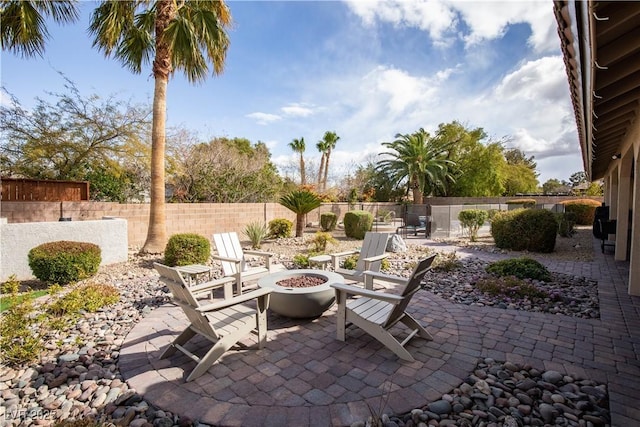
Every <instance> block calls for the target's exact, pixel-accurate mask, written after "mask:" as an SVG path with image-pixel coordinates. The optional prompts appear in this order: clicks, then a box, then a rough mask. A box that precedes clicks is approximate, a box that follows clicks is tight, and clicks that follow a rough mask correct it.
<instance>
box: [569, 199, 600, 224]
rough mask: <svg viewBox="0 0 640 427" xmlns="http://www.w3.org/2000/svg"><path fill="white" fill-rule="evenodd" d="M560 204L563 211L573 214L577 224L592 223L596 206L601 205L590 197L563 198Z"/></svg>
mask: <svg viewBox="0 0 640 427" xmlns="http://www.w3.org/2000/svg"><path fill="white" fill-rule="evenodd" d="M560 204H562V205H564V211H565V212H571V213H573V214H574V215H575V222H576V224H577V225H591V224H593V221H594V218H595V215H596V208H597V207H598V206H601V205H602V203H600V202H598V201H597V200H592V199H576V200H565V201H564V202H560Z"/></svg>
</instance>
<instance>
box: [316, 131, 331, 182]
mask: <svg viewBox="0 0 640 427" xmlns="http://www.w3.org/2000/svg"><path fill="white" fill-rule="evenodd" d="M316 148H317V149H318V151H319V152H320V153H322V157H321V158H320V169H318V191H322V190H323V188H322V177H323V173H324V168H325V164H326V160H327V150H328V149H329V147H328V146H327V143H326V142H325V141H324V140H323V139H321V140H320V141H318V143H317V144H316Z"/></svg>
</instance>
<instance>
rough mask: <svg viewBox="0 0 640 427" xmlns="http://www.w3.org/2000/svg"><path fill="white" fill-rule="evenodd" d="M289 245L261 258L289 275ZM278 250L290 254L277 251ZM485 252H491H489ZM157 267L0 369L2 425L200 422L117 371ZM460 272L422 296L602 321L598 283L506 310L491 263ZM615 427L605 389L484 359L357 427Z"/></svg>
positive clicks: (420, 250) (158, 296) (138, 261)
mask: <svg viewBox="0 0 640 427" xmlns="http://www.w3.org/2000/svg"><path fill="white" fill-rule="evenodd" d="M291 240H292V239H286V241H281V242H272V243H270V244H268V245H265V246H264V247H263V249H266V250H271V251H273V252H276V253H278V255H277V256H276V260H275V262H280V263H283V264H285V265H287V266H289V267H291V266H292V264H291V260H292V259H293V255H294V254H295V253H299V252H300V249H301V248H304V247H305V243H304V241H299V242H298V244H297V245H295V244H291V243H292V242H291ZM356 243H357V242H356ZM353 245H354V243H352V242H348V243H347V244H345V245H344V246H342V247H340V248H332V249H336V250H344V248H345V247H349V246H353ZM278 246H281V247H282V248H286V249H284V250H282V251H278V250H277V247H278ZM481 250H483V251H488V252H491V251H492V249H491V248H490V247H489V248H483V249H481ZM426 253H427V251H426V250H425V248H424V247H423V246H415V245H411V244H410V245H409V250H408V251H407V252H405V253H401V254H392V255H391V256H390V257H389V258H390V266H391V267H390V271H387V273H390V274H400V275H405V276H406V275H407V274H408V271H409V270H410V267H411V265H412V263H415V260H416V259H418V258H419V257H421V256H424V255H425V254H426ZM157 260H158V259H155V258H154V257H138V256H135V255H133V252H132V255H131V257H130V261H129V262H127V263H122V264H116V265H112V266H108V267H104V268H101V270H100V272H99V273H98V275H97V276H96V277H94V278H93V279H90V280H91V281H93V282H96V283H108V284H111V285H113V286H115V287H116V288H117V289H118V291H119V292H120V301H119V302H118V303H116V304H114V305H112V306H109V307H106V308H104V309H101V310H98V311H97V312H95V313H84V314H83V315H82V317H81V318H80V319H79V320H77V321H75V322H74V323H73V324H72V325H71V326H70V327H69V328H67V329H65V330H63V331H60V332H55V333H50V334H48V335H46V340H45V342H44V348H45V350H44V351H43V352H42V354H40V357H39V360H38V361H37V362H36V363H33V364H29V365H25V366H5V365H2V366H0V425H2V426H18V425H20V426H29V425H54V424H56V423H60V422H62V421H63V420H81V419H89V418H93V419H96V420H99V421H101V422H104V423H108V424H114V425H123V426H124V425H131V426H134V427H143V426H144V427H147V426H156V427H158V426H160V427H162V426H167V427H169V426H178V425H179V426H186V425H199V423H198V421H197V420H191V419H188V418H185V417H181V416H180V414H173V413H169V412H166V411H163V410H162V409H161V408H154V407H151V406H150V405H149V404H148V403H147V402H146V401H145V400H144V396H141V395H139V394H138V393H137V392H136V390H132V389H130V388H129V386H128V385H127V383H126V382H125V381H124V380H123V378H122V375H121V374H120V371H119V368H118V357H119V350H120V346H121V344H122V342H123V341H124V338H125V337H126V335H127V333H128V332H129V330H130V329H131V328H132V327H133V326H134V325H135V324H136V322H138V321H139V320H140V319H141V318H142V317H144V316H145V315H147V314H148V313H150V312H151V310H153V309H154V308H156V307H158V306H160V305H162V304H165V303H166V302H168V301H169V293H168V290H167V289H166V288H165V287H164V286H163V285H162V284H161V283H160V282H159V281H158V279H157V274H156V273H155V271H154V270H153V268H152V262H153V261H157ZM460 262H461V266H460V268H457V269H454V270H451V271H435V272H433V273H432V274H431V275H430V276H429V279H428V280H427V281H425V283H424V288H425V289H426V290H427V291H429V292H433V293H435V294H437V295H439V296H441V297H443V298H446V299H449V300H451V301H454V302H456V303H460V304H468V305H484V306H493V307H500V308H504V309H514V310H531V311H542V312H546V313H550V315H552V314H553V315H561V314H565V315H571V316H578V317H586V318H594V317H598V302H597V289H596V284H595V283H593V282H589V281H585V280H584V279H581V278H577V277H569V276H566V275H563V274H559V273H552V277H553V278H552V280H551V281H549V282H544V283H542V282H540V283H538V282H536V283H535V284H536V286H540V287H541V288H543V289H544V290H545V291H547V292H548V293H549V294H550V295H553V296H550V297H549V298H548V300H546V299H543V300H528V299H524V300H518V301H516V300H505V299H504V298H500V297H496V296H494V297H490V296H488V295H486V294H483V293H481V292H478V291H477V290H476V289H475V288H474V284H475V283H476V282H477V281H478V280H479V279H480V278H481V277H484V275H486V274H487V273H486V272H485V268H486V265H487V264H488V262H487V261H482V260H480V259H476V258H474V257H465V258H464V259H461V260H460ZM214 273H215V272H214ZM556 294H557V295H556ZM46 298H47V297H44V298H43V299H41V300H40V301H42V300H45V299H46ZM36 327H37V325H36V326H34V328H36ZM376 423H377V424H376ZM609 423H610V421H609V416H608V400H607V388H606V385H604V384H598V383H595V382H593V381H590V380H584V379H580V378H575V377H572V376H566V375H560V374H559V373H557V372H555V371H546V372H540V371H538V370H536V369H534V368H532V367H530V366H526V365H525V366H518V365H514V364H511V363H508V362H507V363H502V362H499V361H494V360H491V359H482V360H479V361H478V365H477V366H476V369H475V370H474V372H471V373H470V375H469V376H468V378H467V379H466V380H465V381H464V383H462V384H460V385H459V386H458V387H456V388H455V389H453V390H452V391H451V392H450V393H448V394H445V395H443V396H442V398H441V399H439V400H437V401H433V402H425V405H424V406H423V407H421V408H416V409H415V410H413V411H411V412H410V413H407V414H399V415H388V414H386V415H385V414H378V415H376V416H372V417H371V419H369V420H363V421H362V422H361V423H360V422H359V423H355V424H354V425H357V426H363V425H365V424H368V425H385V426H427V425H428V426H445V425H455V426H472V425H473V426H501V425H504V426H523V425H534V426H543V425H567V426H574V425H575V426H600V425H607V424H609Z"/></svg>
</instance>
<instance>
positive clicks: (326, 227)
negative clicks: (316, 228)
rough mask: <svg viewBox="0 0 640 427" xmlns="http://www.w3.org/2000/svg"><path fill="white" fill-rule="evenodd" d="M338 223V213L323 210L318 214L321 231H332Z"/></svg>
mask: <svg viewBox="0 0 640 427" xmlns="http://www.w3.org/2000/svg"><path fill="white" fill-rule="evenodd" d="M336 224H338V215H336V214H334V213H333V212H325V213H323V214H321V215H320V228H321V229H322V231H333V230H335V229H336Z"/></svg>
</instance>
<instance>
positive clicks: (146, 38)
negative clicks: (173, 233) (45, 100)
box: [89, 0, 231, 253]
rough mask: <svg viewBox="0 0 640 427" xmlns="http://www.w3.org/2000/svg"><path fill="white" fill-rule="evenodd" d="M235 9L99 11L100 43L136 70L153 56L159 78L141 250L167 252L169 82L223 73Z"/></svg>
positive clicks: (157, 5)
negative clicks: (178, 73) (146, 223)
mask: <svg viewBox="0 0 640 427" xmlns="http://www.w3.org/2000/svg"><path fill="white" fill-rule="evenodd" d="M230 24H231V13H230V12H229V9H228V8H227V5H226V4H225V2H224V1H186V2H176V1H173V0H157V1H141V0H138V1H128V2H123V1H118V0H108V1H104V2H102V3H101V4H100V6H98V7H97V8H96V9H95V11H94V12H93V15H92V18H91V24H90V27H89V30H90V32H91V33H92V34H93V35H94V36H95V39H94V42H93V44H94V46H96V47H97V48H98V49H99V50H101V51H103V52H104V53H105V55H107V56H114V57H115V58H116V59H118V60H120V61H121V62H122V64H123V65H124V66H125V67H127V68H129V69H130V70H131V71H133V72H134V73H140V72H142V65H143V64H145V65H146V64H148V63H149V62H151V59H152V58H153V61H152V63H153V65H152V72H153V77H154V80H155V87H154V95H153V125H152V133H151V153H152V154H151V206H150V212H149V228H148V231H147V239H146V242H145V243H144V246H143V247H142V250H141V252H150V253H161V252H162V251H163V250H164V247H165V244H166V241H167V230H166V223H165V205H164V203H165V188H164V186H165V164H164V161H165V143H166V129H165V126H166V110H167V84H168V81H169V76H170V75H172V74H173V73H174V72H175V71H176V70H181V71H183V72H184V73H185V75H186V77H187V79H188V80H189V81H190V82H192V83H193V82H198V81H202V80H204V79H205V78H206V76H207V74H208V72H209V65H208V62H211V64H212V65H213V73H214V74H220V73H222V70H223V67H224V61H225V57H226V53H227V48H228V46H229V39H228V37H227V34H226V31H225V28H226V27H228V26H229V25H230Z"/></svg>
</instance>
